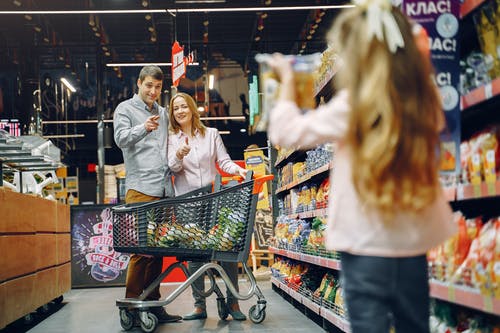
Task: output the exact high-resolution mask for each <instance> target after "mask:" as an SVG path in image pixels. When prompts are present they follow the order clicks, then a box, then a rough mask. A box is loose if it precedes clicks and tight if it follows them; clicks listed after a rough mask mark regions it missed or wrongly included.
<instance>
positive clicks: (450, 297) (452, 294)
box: [448, 285, 456, 302]
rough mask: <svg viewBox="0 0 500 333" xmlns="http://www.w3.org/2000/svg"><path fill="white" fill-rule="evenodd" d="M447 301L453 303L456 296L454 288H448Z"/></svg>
mask: <svg viewBox="0 0 500 333" xmlns="http://www.w3.org/2000/svg"><path fill="white" fill-rule="evenodd" d="M448 300H449V301H450V302H455V300H456V296H455V287H454V286H451V285H450V286H448Z"/></svg>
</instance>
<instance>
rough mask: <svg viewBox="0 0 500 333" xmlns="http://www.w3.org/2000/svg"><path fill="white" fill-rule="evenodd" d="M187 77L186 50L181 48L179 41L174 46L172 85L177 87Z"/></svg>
mask: <svg viewBox="0 0 500 333" xmlns="http://www.w3.org/2000/svg"><path fill="white" fill-rule="evenodd" d="M185 75H186V64H185V63H184V48H183V47H182V46H180V44H179V42H178V41H175V42H174V44H173V45H172V84H173V85H174V86H176V87H177V86H178V85H179V82H180V80H181V78H183V77H184V76H185Z"/></svg>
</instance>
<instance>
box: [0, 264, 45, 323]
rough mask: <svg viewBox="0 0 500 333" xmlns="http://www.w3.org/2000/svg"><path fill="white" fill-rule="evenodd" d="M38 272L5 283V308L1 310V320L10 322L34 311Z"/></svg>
mask: <svg viewBox="0 0 500 333" xmlns="http://www.w3.org/2000/svg"><path fill="white" fill-rule="evenodd" d="M35 280H36V273H34V274H30V275H26V276H23V277H20V278H17V279H14V280H9V281H7V282H5V283H4V286H3V293H4V297H2V299H3V300H4V305H3V306H4V308H3V311H1V312H0V322H4V323H5V324H10V323H11V322H13V321H15V320H17V319H19V318H22V317H24V316H25V315H27V314H28V313H30V312H32V311H34V310H35V309H36V308H34V307H33V303H32V302H33V299H34V298H35V297H34V296H35Z"/></svg>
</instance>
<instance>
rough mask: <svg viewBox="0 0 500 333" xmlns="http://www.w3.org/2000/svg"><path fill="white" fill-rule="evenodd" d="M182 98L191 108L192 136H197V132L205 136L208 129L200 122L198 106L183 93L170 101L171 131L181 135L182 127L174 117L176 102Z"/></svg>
mask: <svg viewBox="0 0 500 333" xmlns="http://www.w3.org/2000/svg"><path fill="white" fill-rule="evenodd" d="M179 97H182V98H184V100H185V101H186V104H187V105H188V107H189V110H191V114H192V117H191V135H195V132H196V130H198V132H199V133H200V134H201V136H205V130H206V127H205V125H203V123H202V122H201V120H200V113H199V112H198V107H197V106H196V102H195V100H194V99H193V98H192V97H191V96H189V95H188V94H186V93H183V92H178V93H177V94H175V95H174V96H173V97H172V98H171V99H170V104H169V108H168V116H169V118H170V119H169V120H170V121H169V124H170V125H169V126H170V131H171V132H173V133H179V131H180V130H181V125H179V123H178V122H177V120H175V117H174V100H175V99H176V98H179Z"/></svg>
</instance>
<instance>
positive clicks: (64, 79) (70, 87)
mask: <svg viewBox="0 0 500 333" xmlns="http://www.w3.org/2000/svg"><path fill="white" fill-rule="evenodd" d="M61 82H62V83H63V84H64V85H65V86H66V88H68V89H69V90H70V91H71V92H76V89H75V87H73V85H72V84H71V83H69V81H68V80H66V78H64V77H62V78H61Z"/></svg>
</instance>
